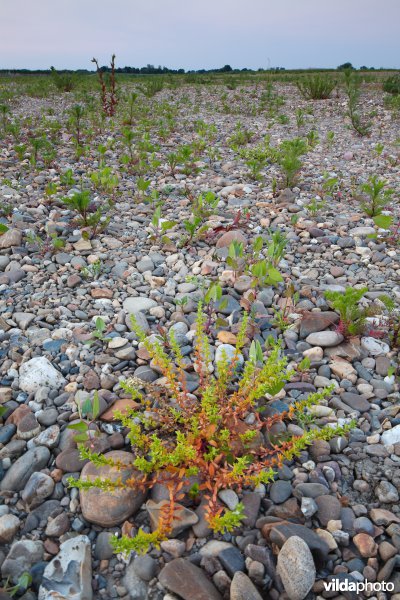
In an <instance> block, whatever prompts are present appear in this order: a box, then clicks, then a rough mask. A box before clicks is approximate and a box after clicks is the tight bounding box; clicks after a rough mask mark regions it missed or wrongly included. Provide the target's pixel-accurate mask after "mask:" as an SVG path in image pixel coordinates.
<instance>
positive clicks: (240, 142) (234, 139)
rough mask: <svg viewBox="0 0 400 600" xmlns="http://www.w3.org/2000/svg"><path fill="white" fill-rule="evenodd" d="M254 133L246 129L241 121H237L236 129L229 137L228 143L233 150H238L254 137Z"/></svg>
mask: <svg viewBox="0 0 400 600" xmlns="http://www.w3.org/2000/svg"><path fill="white" fill-rule="evenodd" d="M253 136H254V133H253V132H252V131H250V130H249V129H245V128H244V127H243V125H242V123H241V122H240V121H238V122H237V123H236V126H235V131H234V133H233V134H232V135H231V137H230V138H229V139H228V145H229V146H230V147H231V148H232V150H237V149H238V147H239V146H246V145H247V144H248V143H249V142H251V139H252V138H253Z"/></svg>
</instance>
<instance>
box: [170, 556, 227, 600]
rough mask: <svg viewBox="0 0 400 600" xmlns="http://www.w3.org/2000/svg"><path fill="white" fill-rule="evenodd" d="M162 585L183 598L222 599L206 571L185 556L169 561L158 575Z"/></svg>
mask: <svg viewBox="0 0 400 600" xmlns="http://www.w3.org/2000/svg"><path fill="white" fill-rule="evenodd" d="M158 580H159V582H160V583H161V585H162V586H163V587H164V588H166V589H167V590H169V591H170V592H173V593H174V594H177V595H178V596H179V597H180V598H183V600H222V597H221V595H220V593H219V592H218V590H217V589H216V587H215V586H214V585H213V584H212V583H211V581H210V580H209V579H208V578H207V576H206V574H205V572H204V571H203V570H202V569H200V568H199V567H196V566H195V565H194V564H192V563H191V562H189V561H188V560H185V559H184V558H175V559H174V560H172V561H171V562H169V563H167V564H166V565H165V567H164V568H163V569H162V571H161V573H160V574H159V576H158Z"/></svg>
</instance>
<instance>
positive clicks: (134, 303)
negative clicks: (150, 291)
mask: <svg viewBox="0 0 400 600" xmlns="http://www.w3.org/2000/svg"><path fill="white" fill-rule="evenodd" d="M154 306H158V304H157V302H156V301H155V300H152V299H151V298H142V297H141V296H136V297H132V298H126V299H125V300H124V302H123V308H124V311H125V312H126V313H128V314H130V315H134V314H135V313H137V312H141V311H147V310H150V308H153V307H154Z"/></svg>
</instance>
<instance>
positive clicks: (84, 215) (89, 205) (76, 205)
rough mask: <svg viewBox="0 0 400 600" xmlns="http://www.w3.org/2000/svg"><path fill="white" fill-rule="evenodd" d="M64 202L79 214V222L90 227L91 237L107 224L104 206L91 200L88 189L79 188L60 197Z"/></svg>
mask: <svg viewBox="0 0 400 600" xmlns="http://www.w3.org/2000/svg"><path fill="white" fill-rule="evenodd" d="M62 201H63V202H64V204H66V205H67V206H69V207H70V208H72V209H73V210H75V211H76V212H77V213H78V214H79V215H80V224H81V225H83V226H84V227H90V228H91V229H92V237H93V236H95V235H96V233H97V232H98V231H102V230H104V229H105V228H106V226H107V225H108V223H109V221H110V219H109V217H106V216H105V215H104V212H105V210H106V207H105V206H104V205H97V206H96V204H94V202H92V199H91V197H90V191H89V190H84V189H81V190H80V191H79V192H74V193H73V194H72V195H70V196H64V198H62Z"/></svg>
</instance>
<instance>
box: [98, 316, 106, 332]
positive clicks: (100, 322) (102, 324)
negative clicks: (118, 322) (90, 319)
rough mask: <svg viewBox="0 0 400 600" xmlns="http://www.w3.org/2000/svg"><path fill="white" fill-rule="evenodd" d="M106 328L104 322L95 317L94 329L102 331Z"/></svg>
mask: <svg viewBox="0 0 400 600" xmlns="http://www.w3.org/2000/svg"><path fill="white" fill-rule="evenodd" d="M105 328H106V324H105V322H104V321H103V319H102V318H101V317H97V319H96V329H97V331H104V330H105Z"/></svg>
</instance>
